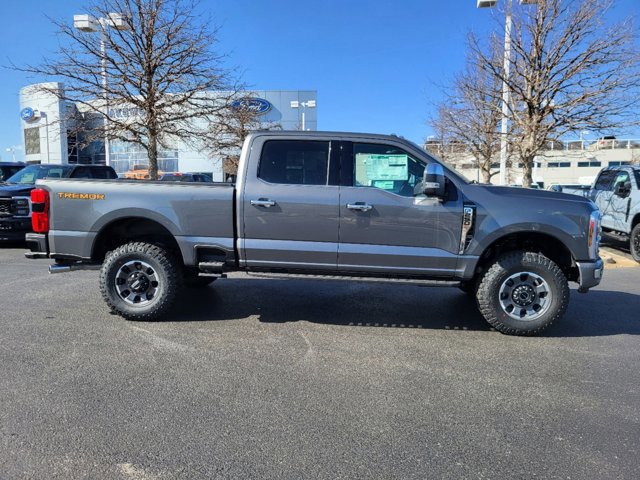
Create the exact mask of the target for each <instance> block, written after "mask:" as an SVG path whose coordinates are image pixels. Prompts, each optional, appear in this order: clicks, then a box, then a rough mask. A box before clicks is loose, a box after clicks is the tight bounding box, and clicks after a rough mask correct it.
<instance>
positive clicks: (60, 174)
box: [7, 165, 72, 185]
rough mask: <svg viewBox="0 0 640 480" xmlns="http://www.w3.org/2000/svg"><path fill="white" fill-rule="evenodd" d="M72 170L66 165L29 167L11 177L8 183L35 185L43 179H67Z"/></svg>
mask: <svg viewBox="0 0 640 480" xmlns="http://www.w3.org/2000/svg"><path fill="white" fill-rule="evenodd" d="M71 168H72V167H67V166H65V165H29V166H28V167H25V168H23V169H22V170H20V171H19V172H18V173H16V174H15V175H12V176H11V177H9V179H8V180H7V182H8V183H19V184H21V185H33V184H34V183H36V180H40V179H42V178H66V177H67V176H68V175H69V171H70V170H71Z"/></svg>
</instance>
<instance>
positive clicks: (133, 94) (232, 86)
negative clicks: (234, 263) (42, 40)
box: [15, 0, 241, 179]
mask: <svg viewBox="0 0 640 480" xmlns="http://www.w3.org/2000/svg"><path fill="white" fill-rule="evenodd" d="M112 12H117V13H120V14H122V17H121V18H119V19H118V18H116V17H114V16H112V14H111V13H112ZM87 13H88V14H90V15H91V16H92V17H93V19H94V20H95V19H105V20H106V21H104V22H94V25H97V27H98V29H99V30H100V32H99V33H101V35H100V34H98V35H95V34H91V33H85V32H82V31H80V30H78V29H76V28H74V27H73V25H71V24H70V23H69V22H66V21H54V23H55V24H56V25H57V26H58V28H59V30H60V35H61V37H62V42H61V46H60V48H59V52H58V55H57V56H56V57H55V59H49V60H45V61H44V63H42V64H41V65H36V66H31V65H30V66H26V67H15V68H18V69H19V70H22V71H26V72H30V73H33V74H36V75H38V76H44V77H46V78H50V79H60V80H61V81H63V82H64V84H65V89H64V91H60V90H53V89H52V90H51V91H50V92H49V93H53V94H55V95H56V96H58V97H59V98H60V99H61V100H68V101H71V102H74V103H76V104H78V105H79V106H80V107H81V110H83V111H84V112H89V113H90V114H93V115H94V116H99V117H100V118H104V121H97V122H96V121H88V122H84V123H83V125H82V128H85V129H86V128H88V129H89V131H85V132H83V133H85V135H87V134H88V137H89V139H97V138H108V139H118V140H122V141H125V142H132V143H135V144H138V145H140V146H141V147H142V148H143V149H144V150H145V151H146V152H147V153H148V158H149V176H150V178H152V179H156V178H157V172H158V149H159V148H160V147H163V148H171V146H172V145H173V144H174V143H175V142H176V141H177V140H182V141H184V142H188V143H191V144H195V145H198V146H204V145H205V144H206V143H207V141H206V140H207V138H208V135H209V133H210V132H211V129H210V127H209V124H210V123H211V122H212V121H220V118H221V115H222V113H223V112H225V111H228V108H227V107H228V104H229V102H230V101H231V99H232V98H233V97H234V95H235V94H236V92H237V91H239V90H240V88H241V87H240V85H239V84H238V81H237V80H236V79H235V78H234V75H233V72H232V71H230V70H228V69H225V68H223V66H222V65H223V57H222V56H221V55H219V54H218V53H216V52H215V51H214V50H213V47H214V46H215V45H216V44H217V43H218V39H217V31H216V30H215V29H214V30H212V29H211V27H210V25H211V22H210V21H208V20H207V19H206V18H202V15H201V12H200V11H199V10H198V4H197V2H196V1H191V0H97V2H96V3H94V4H93V5H92V6H91V7H89V8H88V10H87ZM118 22H119V23H118ZM114 27H117V28H114ZM101 37H102V40H103V42H104V43H103V44H101ZM105 79H106V81H105ZM45 88H46V87H45ZM212 92H216V93H212ZM223 92H224V93H223ZM122 112H126V115H123V114H122Z"/></svg>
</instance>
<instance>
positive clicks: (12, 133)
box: [0, 0, 640, 160]
mask: <svg viewBox="0 0 640 480" xmlns="http://www.w3.org/2000/svg"><path fill="white" fill-rule="evenodd" d="M504 1H505V0H501V1H500V2H499V3H502V4H504ZM84 5H86V2H83V1H80V0H57V1H45V0H21V1H20V2H2V6H0V18H2V23H1V26H0V64H2V65H6V64H8V63H9V61H13V62H15V63H18V64H20V63H37V62H38V61H39V60H40V59H41V58H42V57H43V56H45V55H50V54H52V53H53V52H54V51H55V47H56V45H57V40H56V30H55V28H54V26H53V25H52V24H51V23H50V21H49V20H48V19H47V16H48V17H52V18H55V19H60V20H62V19H69V21H70V22H71V21H72V19H73V14H74V13H82V12H83V6H84ZM202 7H203V9H204V10H207V11H208V12H209V13H210V15H211V16H212V18H213V19H214V20H215V22H216V23H217V24H218V25H219V27H220V32H219V38H220V44H219V45H218V50H219V51H220V52H223V53H227V54H229V60H228V63H229V65H230V66H238V67H239V69H240V70H241V71H242V72H243V75H242V77H243V79H244V81H245V82H247V83H248V84H249V85H250V86H251V87H252V88H255V89H256V90H263V89H274V90H286V89H291V90H298V89H300V90H305V89H311V90H317V91H318V112H317V113H318V128H319V129H322V130H349V131H364V132H375V133H396V134H399V135H402V136H405V137H407V138H409V139H411V140H413V141H416V142H421V141H422V140H424V138H425V137H426V136H427V135H428V134H430V133H431V132H430V128H429V127H428V126H427V125H426V122H427V119H428V118H429V115H430V113H431V110H432V105H433V102H435V101H437V100H438V97H439V95H440V92H439V88H440V87H439V85H443V84H446V83H447V81H448V80H449V79H450V78H451V77H452V75H453V74H455V73H456V72H457V71H459V70H460V69H461V68H462V66H463V64H464V58H465V50H466V47H465V42H466V36H467V32H468V31H469V30H472V31H474V32H475V33H477V34H480V35H483V34H486V33H487V32H489V31H490V30H492V29H495V28H498V26H499V24H498V22H499V21H500V20H501V19H502V18H503V17H502V14H501V11H499V10H497V9H477V8H476V0H421V1H415V0H396V1H381V0H369V1H361V0H341V1H337V0H322V1H313V2H312V1H306V0H297V1H292V0H281V1H278V0H269V1H266V0H203V1H202ZM639 14H640V0H617V1H616V4H615V8H614V10H613V11H612V12H611V14H610V17H611V19H612V20H619V19H622V18H626V17H630V16H636V15H639ZM44 80H47V79H44V78H33V77H31V78H30V77H27V76H26V75H25V74H24V73H21V72H15V71H12V70H7V69H1V70H0V156H2V159H3V160H10V159H11V154H10V153H7V152H6V151H5V149H6V148H7V147H11V146H14V145H21V143H22V141H21V131H20V121H19V105H18V91H19V89H20V88H21V87H22V86H24V85H27V84H30V83H35V82H37V81H44ZM16 156H17V157H18V158H22V152H21V151H16Z"/></svg>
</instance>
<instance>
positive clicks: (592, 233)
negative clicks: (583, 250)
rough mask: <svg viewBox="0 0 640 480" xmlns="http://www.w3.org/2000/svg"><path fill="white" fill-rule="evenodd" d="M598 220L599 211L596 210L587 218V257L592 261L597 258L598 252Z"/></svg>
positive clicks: (600, 229) (599, 232) (599, 229)
mask: <svg viewBox="0 0 640 480" xmlns="http://www.w3.org/2000/svg"><path fill="white" fill-rule="evenodd" d="M600 219H601V217H600V211H598V210H594V211H593V212H592V213H591V217H590V218H589V238H588V242H589V256H590V257H591V258H592V259H596V258H597V257H598V250H599V248H600V235H601V231H602V227H601V225H600Z"/></svg>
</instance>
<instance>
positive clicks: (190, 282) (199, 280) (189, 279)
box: [182, 268, 218, 288]
mask: <svg viewBox="0 0 640 480" xmlns="http://www.w3.org/2000/svg"><path fill="white" fill-rule="evenodd" d="M217 279H218V277H200V276H198V270H196V269H193V268H185V269H184V274H183V277H182V283H183V285H184V286H185V287H187V288H204V287H207V286H209V285H211V284H212V283H213V282H215V281H216V280H217Z"/></svg>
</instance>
